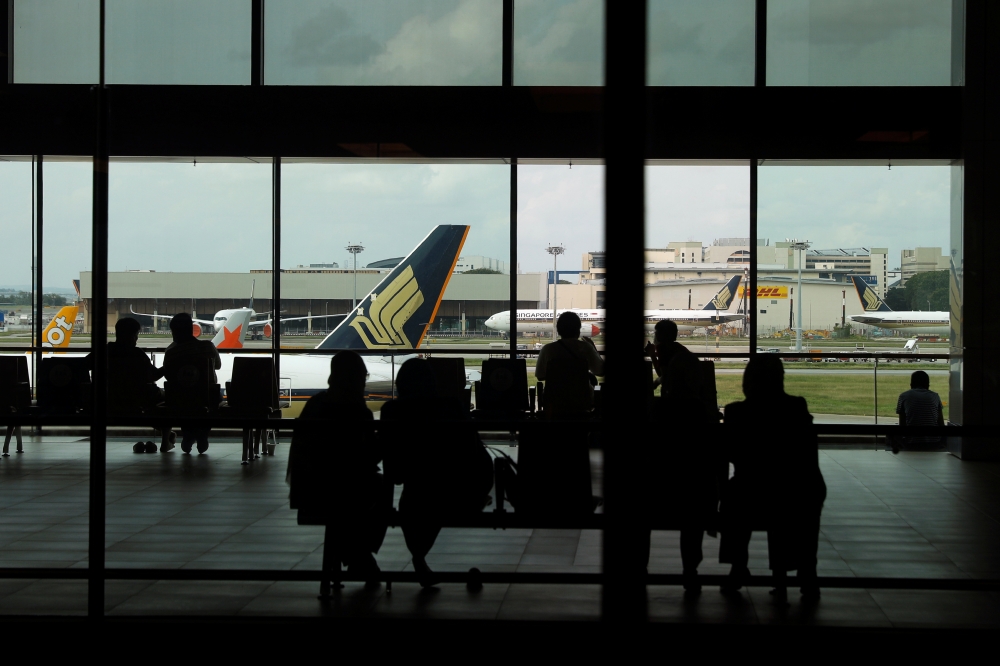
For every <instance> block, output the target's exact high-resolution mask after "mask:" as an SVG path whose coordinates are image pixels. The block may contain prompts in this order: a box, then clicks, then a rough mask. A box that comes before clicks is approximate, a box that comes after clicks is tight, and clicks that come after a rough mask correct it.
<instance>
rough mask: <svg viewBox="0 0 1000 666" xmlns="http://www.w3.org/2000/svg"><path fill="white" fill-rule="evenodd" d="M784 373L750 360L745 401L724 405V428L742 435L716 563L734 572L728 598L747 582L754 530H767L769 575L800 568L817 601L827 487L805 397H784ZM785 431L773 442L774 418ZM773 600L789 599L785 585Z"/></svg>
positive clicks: (775, 362)
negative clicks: (757, 527) (821, 524)
mask: <svg viewBox="0 0 1000 666" xmlns="http://www.w3.org/2000/svg"><path fill="white" fill-rule="evenodd" d="M784 384H785V370H784V367H783V366H782V364H781V359H780V358H778V357H777V356H773V355H771V354H756V355H754V356H751V357H750V361H749V362H748V363H747V368H746V371H745V372H744V373H743V394H744V395H745V396H746V400H744V401H742V402H734V403H730V404H728V405H726V409H725V413H726V425H732V426H735V428H736V429H737V430H738V431H739V432H741V433H745V435H746V436H745V437H743V438H741V439H740V443H739V444H736V445H734V446H733V447H732V449H731V452H730V454H729V456H728V457H729V461H730V462H732V463H733V466H734V469H735V472H734V474H733V477H732V478H731V479H730V480H729V483H728V484H727V488H726V492H725V495H724V497H723V500H722V524H723V528H722V543H721V544H720V546H721V547H720V549H719V561H721V562H728V563H730V564H731V565H732V570H731V571H730V573H729V582H728V583H726V584H725V585H723V587H722V590H723V592H733V591H736V590H738V589H740V587H742V585H743V583H744V582H745V580H746V577H747V576H749V575H750V570H749V568H748V567H747V563H748V561H749V553H748V548H749V545H750V535H751V530H752V529H753V527H754V526H755V523H756V524H760V523H761V522H763V523H765V524H766V525H767V551H768V558H769V560H770V562H769V564H770V569H771V571H772V572H773V573H774V576H775V577H776V578H778V579H779V580H780V579H782V578H784V577H785V576H786V574H787V572H788V571H791V570H795V569H797V570H798V572H799V580H800V581H802V589H801V591H802V594H803V596H804V597H807V598H811V599H815V598H817V597H819V586H818V585H817V584H816V582H815V581H816V551H817V548H818V545H819V519H820V513H821V512H822V510H823V501H824V500H825V499H826V484H825V483H824V481H823V474H822V473H821V472H820V469H819V451H818V446H817V440H816V433H815V432H814V431H813V429H812V427H811V426H812V420H813V419H812V415H811V414H810V413H809V408H808V405H807V404H806V401H805V399H804V398H801V397H798V396H791V395H788V394H787V393H785V386H784ZM775 414H780V415H781V418H780V423H781V428H780V430H779V432H777V433H775V435H774V437H768V436H766V435H764V434H763V433H767V432H771V431H773V430H774V427H773V426H774V423H773V419H774V415H775ZM773 594H774V595H775V598H776V599H781V600H783V599H784V598H786V597H787V591H786V589H785V586H784V585H782V584H781V583H780V582H779V584H778V586H777V587H776V588H775V589H774V590H773Z"/></svg>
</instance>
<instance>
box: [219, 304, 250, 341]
mask: <svg viewBox="0 0 1000 666" xmlns="http://www.w3.org/2000/svg"><path fill="white" fill-rule="evenodd" d="M252 314H253V310H236V311H235V312H233V314H231V315H230V316H229V319H227V320H226V323H225V324H223V325H222V326H221V327H220V328H219V331H218V332H217V333H216V334H215V337H214V338H212V344H213V345H215V346H216V347H217V348H219V349H243V338H244V336H246V334H247V328H249V326H250V315H252Z"/></svg>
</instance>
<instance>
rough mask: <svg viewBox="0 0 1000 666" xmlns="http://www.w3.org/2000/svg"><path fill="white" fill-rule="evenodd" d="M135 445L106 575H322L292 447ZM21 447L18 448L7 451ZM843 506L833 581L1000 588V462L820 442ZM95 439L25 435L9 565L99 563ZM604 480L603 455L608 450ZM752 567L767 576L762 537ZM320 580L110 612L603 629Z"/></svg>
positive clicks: (125, 465)
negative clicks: (127, 570)
mask: <svg viewBox="0 0 1000 666" xmlns="http://www.w3.org/2000/svg"><path fill="white" fill-rule="evenodd" d="M134 441H135V439H134V438H133V439H121V440H117V441H114V442H112V443H111V445H110V446H109V450H108V468H107V469H108V484H107V544H106V545H107V551H106V558H107V566H109V567H139V568H142V567H157V568H240V569H242V568H255V569H286V570H287V569H302V568H304V569H318V568H319V567H320V562H321V558H322V541H323V532H322V528H320V527H310V526H300V525H297V524H296V518H295V514H294V512H292V511H290V510H289V509H288V501H287V486H286V485H285V480H284V479H285V467H286V462H287V444H286V443H285V442H283V443H282V444H280V445H279V447H278V451H277V455H276V456H275V457H273V458H264V459H260V460H257V461H255V462H253V463H252V464H251V465H247V466H241V465H240V464H239V456H240V448H239V444H238V443H237V442H233V441H217V442H215V443H213V444H212V446H211V448H210V449H209V451H208V453H207V454H206V455H202V456H198V455H192V456H187V455H183V454H181V453H180V451H179V449H177V450H175V451H174V452H171V453H167V454H159V453H156V454H135V453H133V452H132V443H133V442H134ZM11 448H12V449H13V446H12V447H11ZM820 461H821V466H822V469H823V474H824V476H825V478H826V482H827V485H828V487H829V497H828V500H827V503H826V507H825V509H824V512H823V519H822V535H821V542H820V549H819V557H820V563H819V573H820V575H821V576H891V577H927V578H952V577H954V578H1000V548H998V546H1000V465H997V464H994V463H969V462H962V461H960V460H958V459H956V458H954V457H952V456H950V455H948V454H944V453H902V454H900V455H898V456H893V455H892V454H891V453H887V452H884V451H864V450H824V451H822V452H821V455H820ZM88 467H89V458H88V444H87V443H86V442H85V441H81V440H80V439H79V438H67V437H63V438H60V437H55V436H46V437H43V438H41V440H40V441H39V440H38V439H37V438H25V453H22V454H13V453H12V454H11V457H9V458H2V459H0V567H28V566H31V567H57V568H62V567H86V566H87V529H88V527H87V494H88ZM594 468H595V482H596V485H597V486H598V490H599V486H600V478H601V477H600V459H599V457H597V456H595V458H594ZM600 539H601V535H600V533H599V532H597V531H588V530H528V529H525V530H506V531H494V530H488V529H446V530H444V531H443V532H442V534H441V536H440V537H439V539H438V541H437V544H436V545H435V547H434V549H433V550H432V551H431V553H430V555H429V556H428V558H427V559H428V563H429V564H430V566H431V567H432V568H434V569H435V570H441V571H465V570H467V569H468V568H469V567H472V566H477V567H479V568H480V569H482V570H483V571H559V572H581V573H583V572H596V571H599V570H600V566H601V549H600ZM751 549H752V551H751V558H752V559H751V568H752V572H753V573H755V574H758V573H759V574H767V573H768V571H767V569H766V566H767V550H766V541H765V538H764V536H763V535H755V537H754V540H753V542H752V544H751ZM717 559H718V540H716V539H713V538H709V537H706V538H705V562H704V563H703V564H702V566H701V568H700V572H701V573H720V574H721V573H726V572H727V571H728V566H726V565H720V564H718V562H717ZM378 561H379V564H380V566H381V567H382V568H383V569H386V570H396V571H400V570H412V565H411V562H410V558H409V554H408V552H407V550H406V547H405V545H404V543H403V538H402V535H401V533H400V532H399V530H397V529H391V530H390V531H389V534H388V536H387V538H386V541H385V545H384V546H383V548H382V550H381V552H380V553H379V555H378ZM680 569H681V565H680V556H679V552H678V543H677V534H676V533H671V532H662V533H656V534H654V538H653V549H652V553H651V566H650V571H651V572H656V573H661V572H662V573H679V572H680ZM317 588H318V584H317V583H312V582H310V583H291V582H171V581H109V582H108V584H107V588H106V591H107V612H108V613H109V614H111V615H151V614H170V615H173V614H192V615H324V614H327V615H329V614H333V615H337V614H349V615H366V616H368V615H374V616H387V617H389V616H392V617H399V616H416V617H428V618H437V617H442V618H499V619H596V618H597V617H598V615H599V605H600V588H599V587H598V586H592V585H528V584H512V585H507V584H495V585H486V586H485V588H484V589H483V590H482V591H480V592H478V593H473V592H469V591H467V590H466V588H465V586H464V585H461V584H442V585H440V586H438V588H437V589H432V590H421V588H420V587H419V586H417V585H415V584H402V583H396V584H395V585H394V586H393V589H392V592H391V594H386V591H385V588H384V586H383V587H382V588H380V589H378V590H375V591H370V590H365V589H364V588H363V586H362V585H360V584H351V583H348V584H347V587H346V588H345V589H344V590H342V591H341V593H340V594H339V596H338V597H337V598H336V599H335V600H334V602H333V603H332V604H331V605H330V606H329V607H324V606H322V605H321V604H320V602H319V601H318V600H317V599H316V592H317ZM648 598H649V611H650V616H651V617H652V618H653V619H654V620H663V621H671V622H674V621H676V622H681V621H698V622H706V623H721V622H732V623H747V624H754V623H774V622H779V623H781V622H806V623H815V624H824V625H851V626H885V627H888V626H956V625H961V626H996V625H1000V595H997V594H995V593H979V592H929V591H899V590H875V589H873V590H864V589H857V590H840V589H826V590H824V591H823V597H822V599H821V601H820V602H819V604H818V605H816V606H815V607H808V606H803V605H801V604H800V603H799V600H798V595H797V594H791V595H790V605H789V606H787V607H785V606H781V605H777V604H775V603H774V602H773V600H772V599H771V598H770V596H769V595H768V589H767V588H765V587H755V588H749V590H745V591H744V592H743V593H742V594H741V595H740V596H738V597H734V598H729V597H723V596H722V595H720V594H719V592H718V590H717V589H714V588H706V589H705V590H704V591H703V593H702V594H701V596H700V597H697V598H696V599H694V600H691V599H685V598H684V596H683V594H682V591H681V590H680V589H679V588H674V587H660V586H652V587H650V588H649V590H648ZM85 606H86V583H85V582H83V581H56V580H49V581H31V580H0V613H3V614H82V613H84V611H85Z"/></svg>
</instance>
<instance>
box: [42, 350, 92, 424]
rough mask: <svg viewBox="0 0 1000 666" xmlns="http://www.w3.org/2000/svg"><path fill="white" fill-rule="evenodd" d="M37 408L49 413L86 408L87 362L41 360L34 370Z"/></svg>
mask: <svg viewBox="0 0 1000 666" xmlns="http://www.w3.org/2000/svg"><path fill="white" fill-rule="evenodd" d="M38 407H39V408H40V409H41V410H42V411H44V412H47V413H50V414H75V413H77V412H79V411H86V410H88V409H89V408H90V359H88V358H43V359H42V362H41V363H40V364H39V371H38Z"/></svg>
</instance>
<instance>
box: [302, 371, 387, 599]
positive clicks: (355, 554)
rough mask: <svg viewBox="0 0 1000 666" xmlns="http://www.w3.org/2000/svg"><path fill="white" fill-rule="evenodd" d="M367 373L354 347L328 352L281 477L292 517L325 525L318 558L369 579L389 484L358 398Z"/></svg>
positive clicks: (381, 532) (369, 419) (382, 534)
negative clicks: (320, 385) (324, 376)
mask: <svg viewBox="0 0 1000 666" xmlns="http://www.w3.org/2000/svg"><path fill="white" fill-rule="evenodd" d="M367 378H368V370H367V368H366V367H365V362H364V360H363V359H362V358H361V357H360V356H359V355H358V354H356V353H355V352H352V351H342V352H338V353H337V354H336V355H335V356H334V357H333V359H332V360H331V361H330V378H329V380H328V384H329V387H330V388H329V390H326V391H321V392H319V393H317V394H316V395H314V396H313V397H311V398H309V402H307V403H306V406H305V407H303V409H302V413H301V414H300V415H299V418H298V419H297V420H296V423H295V433H294V435H293V436H292V446H291V449H290V450H289V453H288V475H287V481H288V483H289V485H290V486H291V493H290V494H289V504H290V506H291V508H292V509H298V510H299V511H300V514H301V515H300V520H301V519H305V521H304V522H308V523H310V524H312V523H322V524H324V525H326V529H327V532H326V541H325V546H324V548H325V549H330V552H329V553H327V552H326V550H324V560H325V559H326V557H327V555H329V556H330V557H331V558H332V557H335V556H336V557H338V558H339V559H340V561H342V562H343V563H344V564H346V565H347V570H348V571H349V572H351V573H352V574H353V575H360V576H367V577H370V579H371V582H375V581H376V580H377V575H378V573H379V571H380V570H379V566H378V563H377V562H376V561H375V558H374V556H373V554H374V553H377V552H378V551H379V549H380V548H381V547H382V542H383V541H384V540H385V533H386V530H387V529H388V528H389V524H388V513H389V510H390V509H392V485H391V484H387V483H385V482H384V481H383V478H382V474H381V473H380V471H379V463H381V462H382V450H381V447H380V446H379V441H378V440H377V439H376V438H375V436H374V433H373V432H372V430H371V427H370V424H371V423H372V422H373V420H374V416H373V415H372V412H371V410H370V409H368V406H367V405H366V404H365V397H364V393H365V381H366V380H367ZM331 565H334V564H332V563H331ZM335 566H338V567H339V566H340V565H339V563H336V564H335ZM324 568H326V567H324Z"/></svg>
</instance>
